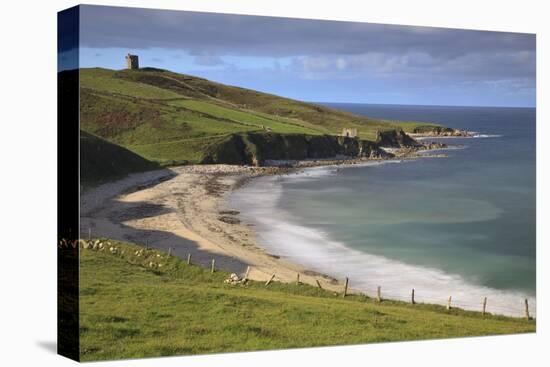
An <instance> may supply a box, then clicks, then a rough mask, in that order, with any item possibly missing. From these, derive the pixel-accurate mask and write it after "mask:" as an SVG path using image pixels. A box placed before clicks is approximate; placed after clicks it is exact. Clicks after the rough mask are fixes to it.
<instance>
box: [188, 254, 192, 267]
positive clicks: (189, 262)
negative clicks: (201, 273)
mask: <svg viewBox="0 0 550 367" xmlns="http://www.w3.org/2000/svg"><path fill="white" fill-rule="evenodd" d="M187 265H191V254H187Z"/></svg>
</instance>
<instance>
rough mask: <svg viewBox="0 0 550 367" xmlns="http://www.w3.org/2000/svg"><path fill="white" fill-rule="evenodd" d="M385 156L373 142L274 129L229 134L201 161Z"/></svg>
mask: <svg viewBox="0 0 550 367" xmlns="http://www.w3.org/2000/svg"><path fill="white" fill-rule="evenodd" d="M338 156H345V157H350V158H371V159H375V158H387V157H390V156H392V155H391V154H390V153H387V152H385V151H384V150H383V149H381V147H380V145H379V144H377V143H376V142H371V141H367V140H360V139H358V138H349V137H344V136H334V135H304V134H277V133H242V134H232V135H230V136H229V137H228V138H226V139H225V140H224V141H222V142H221V143H219V144H216V145H214V146H212V147H211V148H210V150H209V152H208V154H207V155H206V157H205V158H204V160H203V162H202V163H225V164H248V165H255V166H261V165H263V164H264V162H265V161H267V160H304V159H325V158H334V157H338Z"/></svg>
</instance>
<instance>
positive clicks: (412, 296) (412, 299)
mask: <svg viewBox="0 0 550 367" xmlns="http://www.w3.org/2000/svg"><path fill="white" fill-rule="evenodd" d="M411 303H412V304H413V305H414V304H415V303H416V302H415V301H414V288H413V290H412V292H411Z"/></svg>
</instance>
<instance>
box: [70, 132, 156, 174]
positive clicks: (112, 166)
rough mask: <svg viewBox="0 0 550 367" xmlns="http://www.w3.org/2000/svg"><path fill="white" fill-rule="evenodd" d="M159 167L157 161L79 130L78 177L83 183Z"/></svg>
mask: <svg viewBox="0 0 550 367" xmlns="http://www.w3.org/2000/svg"><path fill="white" fill-rule="evenodd" d="M156 168H159V165H158V164H157V163H154V162H151V161H148V160H146V159H145V158H143V157H140V156H139V155H137V154H135V153H133V152H131V151H129V150H128V149H125V148H123V147H121V146H118V145H115V144H112V143H109V142H108V141H105V140H103V139H101V138H98V137H97V136H94V135H92V134H89V133H87V132H85V131H82V130H81V131H80V178H81V181H82V182H83V183H84V184H94V183H100V182H103V181H106V180H109V179H113V178H118V177H122V176H125V175H127V174H129V173H133V172H142V171H147V170H152V169H156Z"/></svg>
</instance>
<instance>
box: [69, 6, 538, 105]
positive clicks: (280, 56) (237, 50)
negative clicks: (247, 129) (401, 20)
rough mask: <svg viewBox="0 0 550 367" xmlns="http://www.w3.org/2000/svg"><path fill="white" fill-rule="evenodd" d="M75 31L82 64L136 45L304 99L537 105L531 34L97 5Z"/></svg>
mask: <svg viewBox="0 0 550 367" xmlns="http://www.w3.org/2000/svg"><path fill="white" fill-rule="evenodd" d="M80 31H81V37H80V46H81V48H80V65H81V67H106V68H111V69H122V68H124V55H126V54H127V53H133V54H137V55H139V57H140V66H142V67H143V66H153V67H158V68H163V69H169V70H172V71H176V72H181V73H187V74H192V75H197V76H201V77H204V78H207V79H211V80H215V81H218V82H221V83H226V84H230V85H237V86H241V87H246V88H251V89H256V90H260V91H264V92H268V93H273V94H277V95H282V96H286V97H290V98H295V99H300V100H304V101H316V102H353V103H390V104H422V105H464V106H527V107H533V106H535V79H536V78H535V70H536V67H535V60H536V47H535V36H534V35H532V34H519V33H506V32H485V31H469V30H456V29H454V30H453V29H443V28H430V27H409V26H395V25H381V24H369V23H354V22H336V21H319V20H304V19H288V18H273V17H258V16H242V15H226V14H212V13H210V14H208V13H196V12H182V11H165V10H148V9H135V8H133V9H132V8H117V7H98V6H83V7H81V17H80ZM70 52H71V50H63V49H62V55H63V54H64V53H70ZM72 52H74V50H73V51H72Z"/></svg>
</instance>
